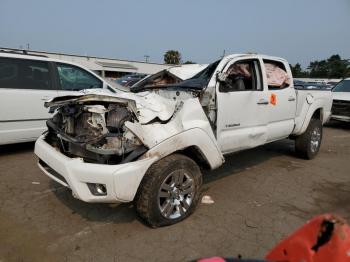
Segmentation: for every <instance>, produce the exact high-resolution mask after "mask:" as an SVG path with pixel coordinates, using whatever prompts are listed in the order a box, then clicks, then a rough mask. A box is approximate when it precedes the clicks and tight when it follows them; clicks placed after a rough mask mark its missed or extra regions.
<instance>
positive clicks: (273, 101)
mask: <svg viewBox="0 0 350 262" xmlns="http://www.w3.org/2000/svg"><path fill="white" fill-rule="evenodd" d="M270 104H271V105H274V106H275V105H276V104H277V95H276V94H274V93H272V94H271V96H270Z"/></svg>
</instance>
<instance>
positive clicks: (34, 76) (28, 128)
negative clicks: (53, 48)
mask: <svg viewBox="0 0 350 262" xmlns="http://www.w3.org/2000/svg"><path fill="white" fill-rule="evenodd" d="M96 88H97V89H105V90H109V92H115V91H114V89H113V88H112V87H110V85H109V84H107V82H106V81H105V80H104V79H103V78H101V77H100V76H98V75H97V74H95V73H94V72H92V71H90V70H88V69H86V68H84V67H82V66H79V65H76V64H73V63H70V62H66V61H60V60H57V59H51V58H47V57H44V56H37V55H28V54H25V53H13V52H7V51H1V50H0V145H2V144H11V143H20V142H27V141H35V140H36V139H37V138H38V137H39V136H40V135H41V134H42V133H43V132H44V131H45V130H46V120H47V119H49V118H51V117H52V115H51V114H50V113H49V112H48V109H47V108H45V107H44V102H45V101H47V100H49V99H50V98H52V97H57V96H62V95H70V94H72V95H73V94H76V93H77V92H76V91H80V90H85V89H96ZM107 92H108V91H107Z"/></svg>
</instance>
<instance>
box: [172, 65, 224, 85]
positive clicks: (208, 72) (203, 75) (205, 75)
mask: <svg viewBox="0 0 350 262" xmlns="http://www.w3.org/2000/svg"><path fill="white" fill-rule="evenodd" d="M220 61H221V60H218V61H216V62H214V63H212V64H210V65H209V66H207V67H206V68H205V69H203V70H202V71H200V72H199V73H198V74H196V75H195V76H194V77H192V78H190V79H187V80H185V81H182V82H180V83H177V84H173V85H171V86H172V87H182V88H189V89H193V90H203V88H205V87H206V85H207V84H208V82H209V81H210V78H211V77H212V75H213V74H214V72H215V69H216V68H217V66H218V64H219V63H220Z"/></svg>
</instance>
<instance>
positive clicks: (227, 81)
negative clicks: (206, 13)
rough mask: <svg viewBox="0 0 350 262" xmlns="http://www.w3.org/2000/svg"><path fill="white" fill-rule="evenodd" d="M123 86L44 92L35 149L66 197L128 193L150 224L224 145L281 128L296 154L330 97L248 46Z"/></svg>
mask: <svg viewBox="0 0 350 262" xmlns="http://www.w3.org/2000/svg"><path fill="white" fill-rule="evenodd" d="M276 72H278V74H275V73H276ZM281 72H282V74H281ZM283 73H284V75H283ZM274 74H275V75H274ZM283 78H284V79H283ZM278 82H279V84H278ZM276 83H277V85H276ZM133 90H137V93H118V94H107V93H106V94H101V93H96V94H81V95H74V96H65V97H57V98H54V99H53V100H51V101H49V102H47V103H46V106H47V107H50V109H51V110H52V111H53V110H56V114H55V115H54V116H53V118H52V119H51V120H48V121H47V126H48V131H47V132H46V133H44V134H43V135H42V136H41V137H40V138H39V139H38V140H37V142H36V145H35V154H36V155H37V156H38V158H39V167H40V168H41V170H42V171H43V172H44V173H45V174H46V175H48V176H49V177H51V178H52V179H54V180H55V181H57V182H59V183H61V184H62V185H64V186H66V187H69V188H70V189H71V190H72V194H73V196H74V197H76V198H78V199H80V200H82V201H86V202H106V203H113V202H130V201H134V206H135V208H136V211H137V212H138V214H139V215H140V216H141V217H142V218H143V219H144V220H145V221H146V222H147V223H148V224H149V225H150V226H152V227H158V226H164V225H170V224H174V223H177V222H179V221H181V220H183V219H185V218H186V217H188V216H189V215H190V214H191V213H192V212H193V211H194V209H195V207H196V205H197V204H198V201H199V197H200V192H201V184H202V174H201V169H204V168H209V169H215V168H217V167H219V166H221V165H222V164H223V163H224V159H225V158H224V155H226V154H229V153H232V152H235V151H239V150H243V149H248V148H253V147H256V146H260V145H263V144H266V143H269V142H272V141H276V140H280V139H285V138H291V139H294V140H295V149H296V152H297V153H298V154H299V155H300V156H302V157H304V158H307V159H311V158H313V157H314V156H315V155H316V154H317V152H318V151H319V148H320V145H321V140H322V124H323V123H325V122H326V121H327V120H328V118H329V116H330V111H331V105H332V99H331V92H330V91H318V90H316V91H315V90H296V89H294V86H293V81H292V75H291V71H290V68H289V64H288V62H287V61H286V60H284V59H281V58H276V57H270V56H264V55H253V54H235V55H229V56H226V57H224V58H223V59H220V60H218V61H216V62H214V63H212V64H210V65H209V66H208V67H207V68H205V69H204V70H203V71H201V72H199V73H198V74H197V75H195V76H194V77H192V78H191V79H188V80H185V81H183V82H178V83H172V84H169V83H166V81H162V83H161V84H159V81H156V82H154V83H152V82H148V83H147V84H143V85H141V86H136V87H134V88H133Z"/></svg>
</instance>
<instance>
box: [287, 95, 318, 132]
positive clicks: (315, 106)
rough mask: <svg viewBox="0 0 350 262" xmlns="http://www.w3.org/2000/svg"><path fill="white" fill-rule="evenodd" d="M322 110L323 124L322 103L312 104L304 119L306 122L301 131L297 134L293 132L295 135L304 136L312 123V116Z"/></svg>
mask: <svg viewBox="0 0 350 262" xmlns="http://www.w3.org/2000/svg"><path fill="white" fill-rule="evenodd" d="M318 109H320V110H321V119H320V120H321V121H322V122H323V107H322V101H315V102H314V103H312V104H311V105H310V106H309V108H308V110H307V113H306V116H305V118H304V122H303V124H302V125H301V127H300V129H299V130H296V131H295V132H293V133H294V134H295V135H301V134H303V133H304V132H305V131H306V129H307V127H308V126H309V123H310V121H311V118H312V116H313V115H314V113H315V112H316V111H317V110H318Z"/></svg>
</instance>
